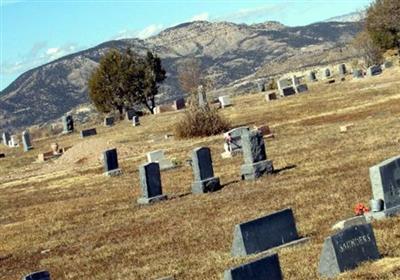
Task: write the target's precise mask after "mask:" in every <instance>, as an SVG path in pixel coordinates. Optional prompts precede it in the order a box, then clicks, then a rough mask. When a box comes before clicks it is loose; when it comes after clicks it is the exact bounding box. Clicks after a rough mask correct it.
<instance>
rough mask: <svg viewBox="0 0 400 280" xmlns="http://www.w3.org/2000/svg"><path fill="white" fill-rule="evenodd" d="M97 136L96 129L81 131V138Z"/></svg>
mask: <svg viewBox="0 0 400 280" xmlns="http://www.w3.org/2000/svg"><path fill="white" fill-rule="evenodd" d="M96 134H97V130H96V128H89V129H84V130H82V131H81V138H85V137H89V136H93V135H96Z"/></svg>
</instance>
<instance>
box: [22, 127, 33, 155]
mask: <svg viewBox="0 0 400 280" xmlns="http://www.w3.org/2000/svg"><path fill="white" fill-rule="evenodd" d="M22 144H23V146H24V151H25V152H27V151H29V150H32V149H33V147H32V144H31V137H30V135H29V132H28V131H26V130H25V131H23V132H22Z"/></svg>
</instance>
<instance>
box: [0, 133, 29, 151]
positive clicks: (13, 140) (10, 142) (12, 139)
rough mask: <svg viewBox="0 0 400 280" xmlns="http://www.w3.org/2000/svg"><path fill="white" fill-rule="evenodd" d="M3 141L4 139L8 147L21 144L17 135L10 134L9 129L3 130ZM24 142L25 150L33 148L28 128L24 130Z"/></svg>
mask: <svg viewBox="0 0 400 280" xmlns="http://www.w3.org/2000/svg"><path fill="white" fill-rule="evenodd" d="M2 141H3V144H4V145H5V146H7V147H12V148H13V147H18V146H19V143H18V140H17V137H16V135H10V133H9V132H8V131H5V132H3V135H2ZM22 144H23V147H24V151H25V152H27V151H29V150H31V149H33V147H32V144H31V138H30V134H29V132H28V131H27V130H25V131H23V132H22Z"/></svg>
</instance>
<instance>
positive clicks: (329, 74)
mask: <svg viewBox="0 0 400 280" xmlns="http://www.w3.org/2000/svg"><path fill="white" fill-rule="evenodd" d="M324 75H325V78H329V77H330V76H331V70H330V69H329V68H326V69H325V70H324Z"/></svg>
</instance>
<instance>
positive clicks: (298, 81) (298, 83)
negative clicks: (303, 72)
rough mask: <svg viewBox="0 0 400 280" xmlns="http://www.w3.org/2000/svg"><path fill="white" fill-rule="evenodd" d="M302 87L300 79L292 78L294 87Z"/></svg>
mask: <svg viewBox="0 0 400 280" xmlns="http://www.w3.org/2000/svg"><path fill="white" fill-rule="evenodd" d="M298 85H300V78H298V77H296V75H293V76H292V86H294V87H297V86H298Z"/></svg>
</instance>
